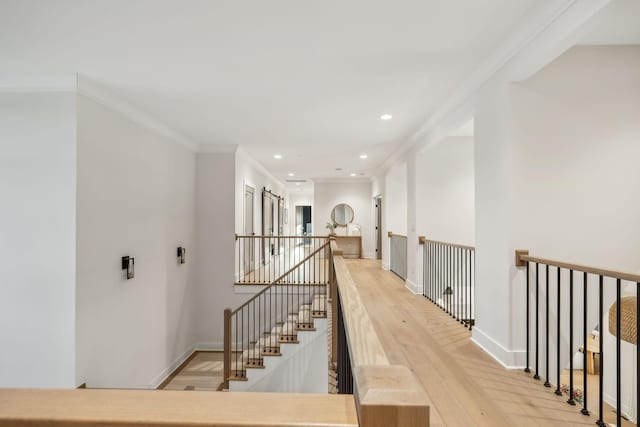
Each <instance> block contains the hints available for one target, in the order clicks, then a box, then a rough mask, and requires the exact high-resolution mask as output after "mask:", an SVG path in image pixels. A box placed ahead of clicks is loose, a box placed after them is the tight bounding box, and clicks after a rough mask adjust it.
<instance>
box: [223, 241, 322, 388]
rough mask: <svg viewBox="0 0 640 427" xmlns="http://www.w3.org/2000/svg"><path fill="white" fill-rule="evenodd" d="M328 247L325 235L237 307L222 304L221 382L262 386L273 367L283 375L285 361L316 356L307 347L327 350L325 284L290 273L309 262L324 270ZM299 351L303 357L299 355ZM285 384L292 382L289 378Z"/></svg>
mask: <svg viewBox="0 0 640 427" xmlns="http://www.w3.org/2000/svg"><path fill="white" fill-rule="evenodd" d="M328 249H329V244H328V241H327V242H326V243H324V244H323V245H322V246H320V247H319V248H317V249H315V250H314V251H313V252H311V253H310V254H309V255H308V256H307V257H305V258H304V259H303V260H302V261H300V262H299V263H297V264H296V265H295V266H293V267H292V268H291V269H289V270H288V271H287V272H285V273H284V274H282V275H281V276H280V277H278V278H276V279H275V280H273V281H272V283H270V284H269V285H267V286H266V287H265V288H264V289H262V290H261V291H260V292H259V293H257V294H256V295H254V296H253V297H252V298H251V299H249V300H248V301H246V302H245V303H244V304H242V305H241V306H240V307H238V308H237V309H235V310H231V309H226V310H225V382H224V384H223V387H224V388H227V389H229V390H230V391H248V390H252V391H261V390H262V388H264V384H266V383H268V382H269V381H270V380H269V377H270V376H272V375H274V374H275V373H276V372H278V373H279V374H278V375H279V376H281V377H285V376H286V375H287V374H283V372H285V370H286V367H285V365H286V364H296V366H297V367H298V368H300V364H301V363H302V364H304V363H308V360H310V358H313V357H315V356H314V354H316V353H318V352H317V351H309V350H308V349H307V350H305V348H306V347H308V346H318V345H319V343H321V342H322V345H323V346H324V350H325V354H326V348H327V341H326V334H327V285H326V284H318V283H317V282H315V283H305V282H304V280H303V281H302V283H300V282H299V281H298V282H296V281H295V280H290V279H291V278H292V277H296V278H297V277H300V272H302V271H304V270H306V269H307V268H309V267H310V266H313V268H317V266H318V265H320V266H322V268H323V269H327V270H328V260H329V257H328ZM302 277H304V275H303V276H302ZM326 277H328V274H326ZM320 353H321V352H320ZM303 356H304V357H306V359H304V360H303V359H301V358H303ZM324 359H325V363H324V366H322V369H324V371H325V375H324V378H325V380H326V378H327V375H328V372H327V367H328V362H327V361H326V356H325V358H324ZM315 368H317V367H315ZM315 371H317V369H315ZM282 381H283V382H287V380H286V379H282ZM325 383H326V381H325ZM289 384H290V386H291V387H293V386H292V385H291V384H292V383H291V381H289ZM325 386H326V384H325ZM282 387H285V386H282ZM282 387H275V388H276V389H278V388H282ZM285 388H286V387H285ZM271 390H272V391H300V390H287V389H281V390H274V387H271Z"/></svg>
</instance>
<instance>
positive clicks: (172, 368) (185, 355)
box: [148, 346, 196, 389]
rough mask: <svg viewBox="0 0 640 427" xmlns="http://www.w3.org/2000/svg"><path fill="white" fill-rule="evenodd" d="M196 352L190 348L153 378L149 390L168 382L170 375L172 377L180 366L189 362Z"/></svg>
mask: <svg viewBox="0 0 640 427" xmlns="http://www.w3.org/2000/svg"><path fill="white" fill-rule="evenodd" d="M194 351H196V350H195V348H194V347H193V346H192V347H189V349H187V351H185V352H184V353H182V354H181V355H180V356H178V357H177V358H176V359H175V360H174V361H173V362H171V364H170V365H169V366H168V367H167V368H165V369H163V370H162V372H160V373H159V374H158V375H156V376H155V377H154V378H153V380H151V382H150V383H149V385H148V388H150V389H156V388H158V386H159V385H160V384H162V382H163V381H164V380H166V379H167V378H168V377H169V375H171V373H172V372H173V371H175V370H176V369H177V368H178V366H180V365H182V363H183V362H184V361H185V360H187V359H188V358H189V357H190V356H191V355H192V354H193V352H194Z"/></svg>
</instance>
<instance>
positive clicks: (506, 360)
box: [471, 326, 526, 369]
mask: <svg viewBox="0 0 640 427" xmlns="http://www.w3.org/2000/svg"><path fill="white" fill-rule="evenodd" d="M471 341H473V342H474V343H475V344H476V345H477V346H478V347H480V348H481V349H482V350H484V352H485V353H487V354H488V355H489V356H491V357H493V358H494V359H495V360H496V361H497V362H498V363H500V365H502V366H503V367H504V368H506V369H524V365H525V363H524V360H525V357H526V352H525V351H524V350H508V349H506V348H504V347H503V346H502V344H500V343H499V342H497V341H495V340H494V339H493V338H491V337H490V336H489V335H487V334H486V333H484V332H482V330H480V329H479V328H478V327H476V326H474V327H473V330H472V333H471Z"/></svg>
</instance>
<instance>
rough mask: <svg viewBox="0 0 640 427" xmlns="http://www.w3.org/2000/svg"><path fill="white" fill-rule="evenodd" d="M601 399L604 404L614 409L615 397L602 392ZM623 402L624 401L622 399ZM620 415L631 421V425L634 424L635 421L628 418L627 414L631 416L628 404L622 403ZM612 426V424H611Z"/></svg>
mask: <svg viewBox="0 0 640 427" xmlns="http://www.w3.org/2000/svg"><path fill="white" fill-rule="evenodd" d="M603 395H604V396H603V399H604V401H605V402H606V403H608V404H609V405H610V406H611V407H612V408H615V407H616V397H615V396H611V395H610V394H609V393H607V392H603ZM623 400H624V399H623ZM621 406H622V415H623V416H625V417H627V418H628V419H629V421H631V422H632V423H634V424H635V423H636V420H634V419H633V418H632V417H630V416H629V414H631V405H629V402H624V401H623V402H622V405H621ZM611 425H613V424H611Z"/></svg>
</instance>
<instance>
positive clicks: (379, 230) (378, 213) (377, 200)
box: [374, 197, 382, 259]
mask: <svg viewBox="0 0 640 427" xmlns="http://www.w3.org/2000/svg"><path fill="white" fill-rule="evenodd" d="M374 202H375V216H376V259H382V197H376V198H375V199H374Z"/></svg>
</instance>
